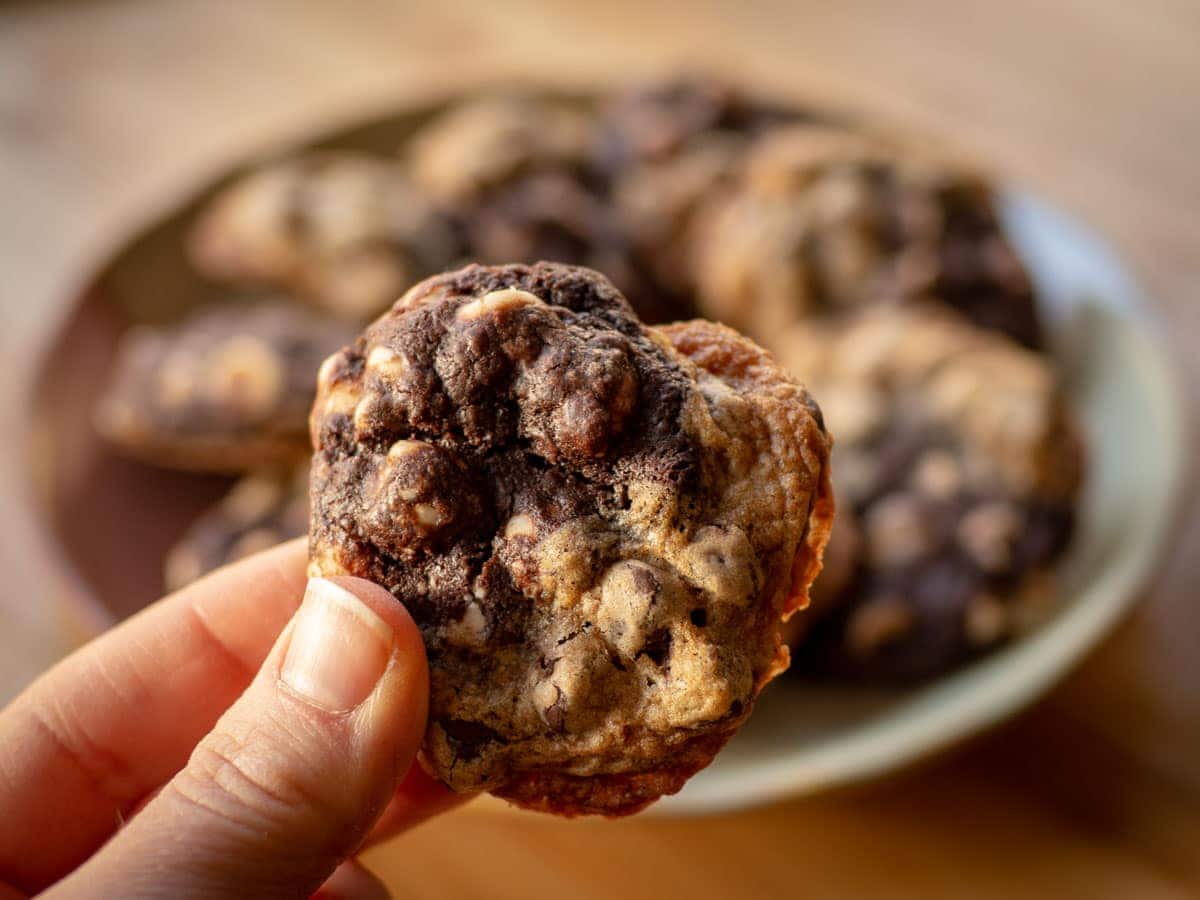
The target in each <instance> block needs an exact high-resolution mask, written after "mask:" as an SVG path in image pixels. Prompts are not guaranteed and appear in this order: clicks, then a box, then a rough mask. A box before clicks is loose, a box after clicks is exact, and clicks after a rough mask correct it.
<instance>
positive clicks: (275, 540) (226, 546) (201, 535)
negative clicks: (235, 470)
mask: <svg viewBox="0 0 1200 900" xmlns="http://www.w3.org/2000/svg"><path fill="white" fill-rule="evenodd" d="M307 531H308V466H306V465H303V466H300V467H299V468H297V469H296V470H294V471H290V472H288V471H283V472H278V471H274V472H256V473H254V474H252V475H247V476H246V477H244V478H242V479H241V480H240V481H238V482H237V484H235V485H234V486H233V488H232V490H230V492H229V493H228V494H226V495H225V497H223V498H222V499H221V500H220V501H219V502H218V503H217V504H216V505H215V506H213V507H212V509H210V510H208V511H207V512H205V513H204V514H203V515H202V516H200V518H199V519H197V520H196V521H195V522H193V523H192V525H191V527H190V528H188V530H187V532H186V533H185V534H184V535H183V537H182V538H180V539H179V543H177V544H176V545H175V546H174V547H172V548H171V551H170V552H169V553H168V554H167V559H166V565H165V571H164V581H165V583H166V589H167V590H168V591H177V590H179V589H180V588H182V587H184V586H186V585H188V584H190V583H191V582H193V581H195V580H196V579H197V578H199V577H200V576H202V575H206V574H208V573H209V572H211V571H213V570H214V569H218V568H220V567H221V566H223V565H226V564H227V563H231V562H236V561H237V560H239V559H241V558H243V557H245V556H249V555H250V554H252V553H257V552H258V551H260V550H266V549H267V548H268V547H274V546H275V545H276V544H281V543H283V542H284V541H288V540H291V539H292V538H297V537H300V536H301V535H302V534H304V533H305V532H307Z"/></svg>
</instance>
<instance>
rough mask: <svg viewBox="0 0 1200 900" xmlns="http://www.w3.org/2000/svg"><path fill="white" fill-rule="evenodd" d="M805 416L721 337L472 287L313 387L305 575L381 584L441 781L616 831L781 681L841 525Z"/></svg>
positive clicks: (419, 306)
mask: <svg viewBox="0 0 1200 900" xmlns="http://www.w3.org/2000/svg"><path fill="white" fill-rule="evenodd" d="M401 354H403V358H404V365H403V371H402V373H400V377H386V376H388V370H389V369H390V368H391V367H392V366H393V365H394V361H395V360H396V359H398V358H399V357H400V355H401ZM341 395H348V396H353V397H355V398H356V402H355V406H354V407H353V418H352V419H351V417H350V415H348V414H347V413H346V412H345V411H344V406H345V405H346V404H343V403H342V402H341V401H340V400H338V399H337V398H338V397H339V396H341ZM818 417H819V412H818V411H817V409H816V406H815V404H813V402H812V400H811V399H810V398H809V397H808V395H807V394H806V393H805V391H804V390H803V388H801V387H800V386H799V385H797V384H796V383H795V382H793V381H791V380H790V379H789V378H787V377H786V376H785V375H784V374H783V373H782V372H781V371H780V370H779V369H778V368H777V367H776V366H775V365H774V363H773V362H772V361H771V359H770V357H768V356H767V355H766V354H765V353H764V352H763V351H762V350H760V349H759V348H757V347H755V346H754V345H752V344H750V343H749V342H748V341H745V340H744V339H743V338H741V337H739V336H737V335H736V334H735V333H733V332H731V331H729V330H727V329H724V328H721V327H720V326H715V325H712V324H709V323H701V322H692V323H685V324H682V325H675V326H669V327H668V328H665V329H661V330H655V329H649V328H646V327H645V326H643V325H642V324H641V323H640V322H639V321H638V320H637V319H636V318H635V316H634V314H633V312H632V310H631V309H630V308H629V306H628V304H627V303H626V302H625V300H624V298H623V297H622V296H621V295H620V294H619V293H618V292H617V291H616V290H615V289H614V288H613V286H612V285H611V284H610V283H609V282H608V281H607V280H606V279H605V278H604V277H603V276H601V275H599V274H597V273H595V272H592V271H590V270H587V269H580V268H573V267H570V266H563V265H554V264H549V263H541V264H537V265H533V266H524V265H509V266H499V267H494V268H486V267H481V266H469V267H467V268H465V269H462V270H460V271H457V272H451V273H448V274H446V275H442V276H438V277H436V278H432V279H429V280H428V281H426V282H423V283H421V284H419V285H417V286H416V287H414V288H413V289H411V290H410V291H409V292H408V293H407V294H406V295H405V296H404V297H403V298H402V299H401V301H400V302H399V303H397V304H396V306H395V307H394V308H393V310H392V311H391V312H389V313H388V314H386V315H385V316H383V317H382V318H380V319H379V320H378V321H377V322H375V323H374V324H373V325H371V326H370V327H369V328H368V329H367V330H366V331H365V333H364V334H363V335H362V336H361V337H360V338H359V340H358V341H357V342H356V343H355V344H354V345H353V346H351V347H348V348H347V349H345V350H343V351H342V352H341V353H339V354H338V355H337V356H336V357H335V360H334V361H333V362H331V363H329V364H328V365H327V366H326V367H325V369H324V374H323V376H322V379H321V386H320V389H319V392H318V396H317V398H316V402H315V405H314V413H313V416H312V423H311V425H312V436H313V442H314V446H315V448H316V453H315V455H314V460H313V493H312V498H313V512H312V527H311V539H310V554H311V557H310V570H311V571H312V572H313V573H314V574H326V575H330V574H338V573H349V574H354V575H358V576H362V577H365V578H369V579H371V580H373V581H375V582H377V583H379V584H383V585H386V586H387V587H388V588H389V590H391V591H392V592H393V593H394V594H395V595H396V596H397V597H399V598H402V600H403V602H404V603H405V605H406V607H407V608H408V609H409V611H410V612H411V613H412V615H413V617H414V619H415V620H416V622H417V623H418V625H419V626H420V627H421V629H422V632H423V634H424V637H425V640H426V645H427V650H428V656H429V665H430V678H431V689H432V693H431V705H430V725H429V731H428V734H427V735H426V741H425V746H424V753H423V754H422V759H423V761H424V763H425V764H426V765H427V766H428V768H429V769H430V771H431V772H432V773H433V774H434V775H436V776H437V777H438V778H439V779H441V780H443V781H444V782H446V783H447V784H448V785H450V787H452V788H453V789H455V790H460V791H477V790H491V791H493V792H494V793H497V794H499V795H501V796H504V797H506V798H508V799H510V800H512V801H513V802H516V803H518V804H521V805H524V806H529V807H533V808H538V809H547V810H550V811H554V812H560V813H566V814H577V813H585V812H591V813H605V814H612V815H616V814H623V813H629V812H633V811H636V810H637V809H640V808H642V807H643V806H645V805H646V804H648V803H650V802H652V801H653V800H654V799H656V798H657V797H659V796H661V795H662V794H664V793H670V792H673V791H676V790H678V789H679V788H680V787H681V786H682V785H683V783H684V781H686V780H687V778H688V777H690V776H691V775H692V774H693V773H694V772H695V771H697V770H698V769H699V768H702V767H703V766H704V765H707V763H708V762H709V761H710V760H711V758H712V756H713V754H714V753H716V751H717V750H718V749H719V747H720V746H721V745H722V744H723V743H724V742H725V741H726V740H728V738H729V737H730V736H731V735H732V734H733V733H734V731H736V729H737V728H738V726H739V725H740V724H741V722H742V721H743V720H744V719H745V717H746V716H747V715H748V714H749V712H750V710H751V708H752V707H753V704H754V701H755V699H756V697H757V696H758V693H759V692H760V691H761V690H762V688H763V686H764V685H765V684H766V683H767V681H769V680H770V679H771V678H772V677H773V676H774V675H776V674H777V673H778V672H779V671H780V670H781V669H782V668H783V666H784V665H785V662H784V661H785V656H784V651H783V649H782V647H781V644H780V638H779V627H780V624H781V620H782V618H783V617H784V616H785V615H787V614H789V613H790V612H792V611H794V610H795V609H797V608H798V607H800V606H801V605H803V603H804V595H805V592H806V591H807V586H808V584H809V583H810V582H811V580H812V578H813V577H814V575H815V574H816V571H817V569H818V568H819V560H820V554H821V550H822V548H823V546H824V543H825V540H826V536H827V534H828V529H829V523H830V518H831V514H832V506H831V501H830V496H829V483H828V454H829V437H828V435H827V434H826V433H825V432H824V429H823V428H822V427H821V426H820V425H819V418H818Z"/></svg>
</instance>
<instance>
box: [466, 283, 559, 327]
mask: <svg viewBox="0 0 1200 900" xmlns="http://www.w3.org/2000/svg"><path fill="white" fill-rule="evenodd" d="M535 304H536V305H541V304H542V301H541V300H540V299H538V298H537V297H536V296H534V295H533V294H531V293H529V292H528V291H522V290H518V289H517V288H504V289H503V290H499V291H492V292H491V293H489V294H484V295H483V296H482V297H480V298H479V299H478V300H472V301H471V302H469V303H464V304H463V305H462V306H460V307H459V308H458V312H457V313H455V315H454V317H455V318H456V319H457V320H458V321H460V322H470V321H473V320H475V319H480V318H483V317H484V316H487V315H494V314H495V313H498V312H501V311H502V310H506V309H516V308H518V307H521V306H533V305H535Z"/></svg>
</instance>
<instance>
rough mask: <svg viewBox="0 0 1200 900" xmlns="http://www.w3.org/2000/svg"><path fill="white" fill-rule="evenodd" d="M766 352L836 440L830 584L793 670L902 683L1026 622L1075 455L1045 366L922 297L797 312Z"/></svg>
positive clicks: (1074, 470)
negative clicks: (810, 317) (820, 316)
mask: <svg viewBox="0 0 1200 900" xmlns="http://www.w3.org/2000/svg"><path fill="white" fill-rule="evenodd" d="M779 343H780V361H781V362H783V363H784V364H786V365H787V366H789V367H790V369H791V371H792V372H794V373H795V374H796V375H797V376H798V377H800V378H802V379H804V380H805V382H806V383H807V384H808V385H809V386H810V387H811V388H812V389H813V391H814V392H816V394H817V396H819V397H820V398H821V402H822V408H823V410H824V412H825V415H826V420H827V421H828V423H829V427H830V429H831V431H832V432H833V433H834V434H835V435H836V436H837V449H836V451H835V453H834V484H835V489H836V493H837V498H838V506H839V520H841V521H842V522H845V525H844V526H843V527H841V528H839V529H835V534H834V537H833V539H832V541H831V544H830V547H829V553H828V557H829V558H830V560H831V561H838V562H835V563H834V564H833V565H831V566H830V575H831V576H832V579H833V580H831V581H830V583H828V584H826V585H821V584H820V583H819V584H818V585H817V586H814V596H816V597H821V598H831V599H827V600H825V604H824V605H825V606H826V607H827V608H828V609H830V610H831V612H830V613H829V615H828V616H827V617H826V618H824V619H821V618H819V617H817V616H811V617H808V618H807V619H806V621H809V622H811V623H812V627H811V629H810V631H809V634H808V636H807V637H806V638H805V640H804V641H803V642H802V643H801V644H800V645H799V646H798V647H797V648H796V649H795V653H794V657H795V659H796V661H797V668H798V669H800V670H803V671H809V672H817V673H821V674H825V675H834V676H838V677H849V678H870V679H876V680H884V681H888V680H891V681H904V680H912V679H921V678H927V677H930V676H932V675H936V674H939V673H940V672H943V671H946V670H947V669H949V668H952V667H954V666H956V665H959V664H961V663H963V662H965V661H967V660H969V659H972V658H974V657H976V656H978V655H980V654H982V653H984V652H986V651H987V650H989V649H991V648H993V647H995V646H998V645H999V644H1001V643H1003V642H1004V641H1006V640H1008V639H1009V638H1011V637H1013V636H1015V635H1018V634H1021V633H1023V632H1024V631H1026V630H1028V629H1029V628H1030V627H1032V626H1033V625H1035V624H1037V623H1038V622H1039V621H1041V620H1042V619H1043V618H1044V617H1045V616H1046V615H1047V614H1048V613H1049V612H1051V611H1052V609H1053V600H1054V591H1053V580H1052V576H1051V571H1052V566H1053V564H1054V562H1055V560H1056V558H1057V556H1058V555H1059V554H1060V553H1061V551H1062V550H1063V549H1064V547H1065V546H1066V544H1067V542H1068V540H1069V538H1070V535H1071V531H1072V527H1073V522H1074V518H1075V507H1076V503H1077V500H1078V491H1079V485H1080V479H1081V474H1082V467H1083V460H1082V451H1081V444H1080V439H1079V435H1078V433H1077V431H1076V428H1075V426H1074V423H1073V421H1072V419H1071V417H1070V415H1069V414H1068V413H1067V411H1066V408H1065V405H1064V400H1063V395H1062V388H1061V385H1060V384H1059V382H1058V379H1057V377H1056V375H1055V372H1054V370H1053V368H1052V364H1051V363H1050V361H1049V360H1047V359H1046V358H1045V357H1043V356H1041V355H1039V354H1036V353H1033V352H1031V351H1029V350H1026V349H1024V348H1022V347H1020V346H1019V345H1017V344H1015V343H1014V342H1012V341H1010V340H1009V339H1007V338H1005V337H1003V336H1002V335H999V334H996V333H994V332H988V331H984V330H982V329H979V328H976V327H973V326H972V325H970V324H968V323H967V322H966V321H965V320H963V319H961V318H960V317H958V316H956V315H954V314H953V313H950V312H948V311H947V310H945V309H941V308H938V307H934V306H922V305H912V306H907V307H891V308H888V307H880V308H874V309H871V310H868V311H866V312H864V313H863V314H862V315H860V316H859V317H857V318H854V319H851V320H849V321H846V322H843V323H841V324H832V323H824V324H810V325H806V326H800V327H799V328H798V329H797V330H795V331H794V332H793V333H791V334H790V335H789V336H788V337H787V338H786V339H784V340H781V341H780V342H779Z"/></svg>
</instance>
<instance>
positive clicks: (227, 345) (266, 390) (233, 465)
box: [95, 301, 354, 472]
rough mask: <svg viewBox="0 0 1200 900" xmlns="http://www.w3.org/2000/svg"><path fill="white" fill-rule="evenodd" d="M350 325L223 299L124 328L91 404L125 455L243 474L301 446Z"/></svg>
mask: <svg viewBox="0 0 1200 900" xmlns="http://www.w3.org/2000/svg"><path fill="white" fill-rule="evenodd" d="M353 336H354V335H353V332H352V331H351V330H350V328H349V327H348V326H345V325H342V324H340V323H339V322H337V321H335V320H330V319H326V318H324V317H322V316H318V315H316V314H315V313H311V312H308V311H306V310H304V309H303V308H298V307H296V306H293V305H291V304H289V303H286V302H283V301H278V302H264V303H252V302H249V301H247V302H246V303H245V304H241V303H228V304H225V305H222V306H218V307H213V308H209V309H205V310H202V311H200V312H199V313H196V314H194V315H193V316H191V317H190V318H187V319H185V320H184V321H182V322H180V323H178V324H176V325H174V326H172V327H169V328H164V329H155V328H151V327H149V326H138V327H135V328H133V329H131V330H130V331H128V332H126V333H125V334H124V335H123V336H122V338H121V343H120V345H119V347H118V351H117V358H116V360H115V362H114V365H113V370H112V374H111V376H110V381H109V384H108V386H107V388H106V390H105V393H104V394H103V396H102V397H101V399H100V402H99V404H98V406H97V409H96V415H95V424H96V427H97V429H98V430H99V431H100V433H101V434H102V435H103V436H104V437H105V438H106V439H107V440H108V441H110V442H111V443H112V444H113V445H115V446H116V447H117V448H119V449H120V450H121V451H122V452H124V453H126V454H128V455H130V456H133V457H136V458H139V459H143V460H146V461H147V462H152V463H155V464H158V465H163V466H167V467H170V468H179V469H191V470H200V471H225V472H240V471H246V470H250V469H256V468H262V467H264V466H271V465H280V464H287V463H289V462H291V461H294V460H296V459H297V458H299V457H302V456H303V455H304V453H305V450H306V448H307V420H308V410H309V408H310V407H311V405H312V398H313V395H314V393H315V391H316V372H317V368H318V367H319V366H320V364H321V361H322V360H323V359H324V358H325V357H326V356H328V355H329V354H330V353H332V352H333V351H334V350H336V349H337V348H338V347H340V346H342V345H343V344H346V343H348V342H349V341H350V340H351V339H352V338H353Z"/></svg>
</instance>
